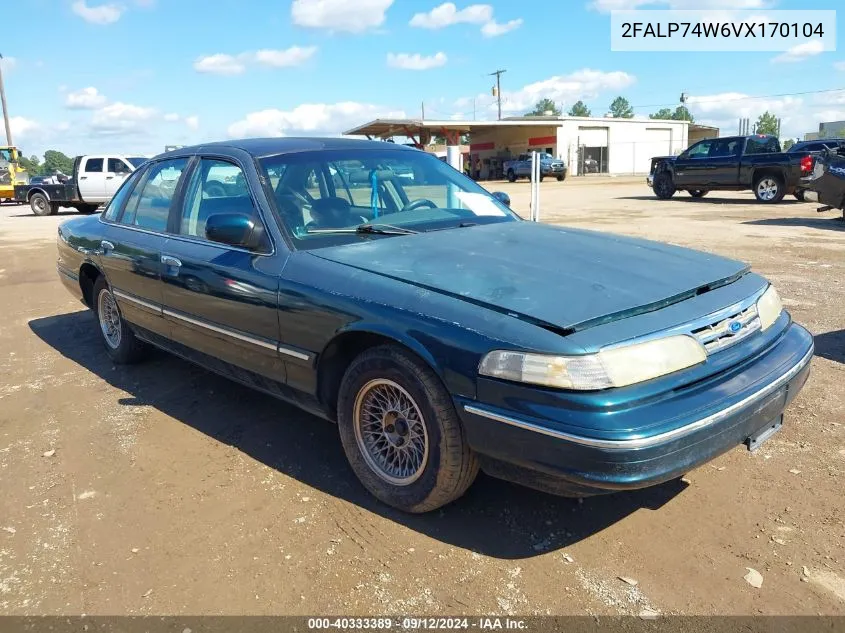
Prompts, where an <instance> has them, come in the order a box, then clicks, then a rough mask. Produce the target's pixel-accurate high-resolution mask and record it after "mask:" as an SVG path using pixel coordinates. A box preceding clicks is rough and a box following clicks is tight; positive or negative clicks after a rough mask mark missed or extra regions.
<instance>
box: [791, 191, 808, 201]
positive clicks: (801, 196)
mask: <svg viewBox="0 0 845 633" xmlns="http://www.w3.org/2000/svg"><path fill="white" fill-rule="evenodd" d="M792 195H794V196H795V199H796V200H798V201H799V202H805V198H804V190H803V189H796V190H795V193H793V194H792Z"/></svg>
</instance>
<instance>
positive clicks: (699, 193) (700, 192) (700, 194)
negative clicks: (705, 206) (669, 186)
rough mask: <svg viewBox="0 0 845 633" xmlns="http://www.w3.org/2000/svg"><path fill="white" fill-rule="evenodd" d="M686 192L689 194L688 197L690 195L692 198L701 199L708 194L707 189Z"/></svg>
mask: <svg viewBox="0 0 845 633" xmlns="http://www.w3.org/2000/svg"><path fill="white" fill-rule="evenodd" d="M687 192H688V193H689V195H691V196H692V197H693V198H703V197H704V196H706V195H707V193H708V192H707V189H688V190H687Z"/></svg>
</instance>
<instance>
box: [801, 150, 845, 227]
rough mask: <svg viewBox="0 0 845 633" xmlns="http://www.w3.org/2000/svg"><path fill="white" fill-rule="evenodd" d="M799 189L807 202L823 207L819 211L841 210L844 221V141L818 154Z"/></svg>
mask: <svg viewBox="0 0 845 633" xmlns="http://www.w3.org/2000/svg"><path fill="white" fill-rule="evenodd" d="M801 187H802V189H803V191H804V198H805V199H806V200H807V201H808V202H818V203H820V204H822V205H823V206H822V207H821V208H820V209H819V211H831V210H833V209H838V210H841V211H842V219H843V220H845V139H843V140H842V141H840V142H838V143H837V145H836V146H835V147H830V148H828V149H825V150H824V151H823V152H820V153H819V155H818V156H817V158H816V161H815V165H814V166H813V173H811V174H810V175H809V176H807V177H806V178H803V179H802V180H801Z"/></svg>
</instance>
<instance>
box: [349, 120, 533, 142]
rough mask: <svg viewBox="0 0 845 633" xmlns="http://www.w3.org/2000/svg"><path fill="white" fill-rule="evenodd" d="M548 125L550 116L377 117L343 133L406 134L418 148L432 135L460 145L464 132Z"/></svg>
mask: <svg viewBox="0 0 845 633" xmlns="http://www.w3.org/2000/svg"><path fill="white" fill-rule="evenodd" d="M531 125H549V118H548V117H543V118H538V119H530V118H527V117H519V118H514V119H503V120H501V121H453V120H444V121H437V120H426V119H376V120H375V121H370V122H369V123H365V124H364V125H360V126H358V127H356V128H353V129H351V130H348V131H346V132H344V133H343V134H344V136H366V137H367V138H370V139H372V138H378V139H382V140H384V139H388V138H392V137H394V136H406V137H408V138H409V139H411V140H412V141H413V142H414V144H415V145H416V146H417V147H424V146H425V145H428V144H429V143H430V142H431V137H432V136H434V135H436V134H437V135H440V136H443V137H445V138H446V144H447V145H460V137H461V135H462V134H468V133H470V132H472V131H473V130H479V129H482V128H485V129H489V128H494V127H511V126H520V127H521V126H531Z"/></svg>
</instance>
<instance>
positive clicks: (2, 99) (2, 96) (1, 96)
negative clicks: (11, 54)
mask: <svg viewBox="0 0 845 633" xmlns="http://www.w3.org/2000/svg"><path fill="white" fill-rule="evenodd" d="M2 59H3V55H1V54H0V60H2ZM0 106H2V107H3V123H5V124H6V145H11V144H12V127H11V126H10V125H9V109H8V108H7V107H6V91H5V90H4V88H3V64H2V63H0Z"/></svg>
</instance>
